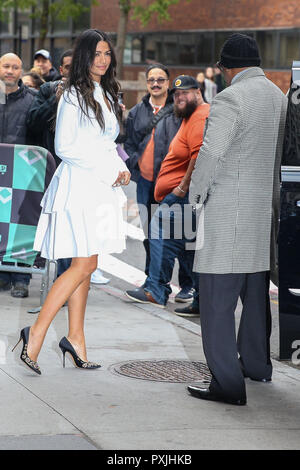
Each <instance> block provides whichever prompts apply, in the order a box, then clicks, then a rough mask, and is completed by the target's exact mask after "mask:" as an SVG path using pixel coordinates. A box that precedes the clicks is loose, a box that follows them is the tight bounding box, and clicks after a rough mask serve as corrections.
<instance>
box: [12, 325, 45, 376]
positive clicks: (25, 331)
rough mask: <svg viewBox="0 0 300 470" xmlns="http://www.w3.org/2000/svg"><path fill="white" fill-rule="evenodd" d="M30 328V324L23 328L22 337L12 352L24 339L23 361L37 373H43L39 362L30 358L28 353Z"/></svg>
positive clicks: (21, 357)
mask: <svg viewBox="0 0 300 470" xmlns="http://www.w3.org/2000/svg"><path fill="white" fill-rule="evenodd" d="M29 330H30V327H29V326H27V327H26V328H23V330H21V332H20V339H19V341H18V342H17V344H16V345H15V346H14V347H13V349H12V352H13V351H14V350H15V349H16V347H17V346H18V344H19V343H20V342H21V341H22V340H23V348H22V351H21V355H20V359H21V361H23V362H24V364H26V365H27V366H28V367H29V368H30V369H31V370H33V371H34V372H35V373H36V374H39V375H41V369H40V368H39V365H38V363H37V362H35V361H33V360H32V359H30V357H29V356H28V354H27V347H28V341H29Z"/></svg>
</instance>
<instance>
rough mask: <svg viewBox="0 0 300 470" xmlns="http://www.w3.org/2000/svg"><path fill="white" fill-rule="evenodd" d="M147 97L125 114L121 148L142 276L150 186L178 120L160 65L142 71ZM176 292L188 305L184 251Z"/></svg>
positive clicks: (189, 289)
mask: <svg viewBox="0 0 300 470" xmlns="http://www.w3.org/2000/svg"><path fill="white" fill-rule="evenodd" d="M146 81H147V91H148V93H147V95H145V96H144V97H143V99H142V100H141V102H140V103H138V104H136V105H135V106H134V107H133V108H132V109H131V110H130V112H129V114H128V118H127V122H126V140H125V143H124V149H125V151H126V153H127V154H128V155H129V159H128V160H127V162H126V164H127V166H128V168H129V169H130V172H131V179H132V180H133V181H135V182H136V183H137V203H138V207H139V212H140V219H141V224H142V227H143V230H144V234H145V239H144V241H143V245H144V248H145V252H146V266H145V274H146V276H148V274H149V264H150V257H151V253H150V248H149V238H148V236H149V226H150V221H151V217H152V213H153V211H152V208H153V207H155V205H156V201H155V199H154V187H155V181H156V178H157V175H158V173H159V170H160V166H161V163H162V161H163V159H164V158H165V156H166V155H167V153H168V150H169V145H170V143H171V141H172V139H173V137H174V136H175V134H176V133H177V131H178V129H179V127H180V125H181V119H179V118H177V117H176V116H175V115H174V112H173V108H174V102H173V97H172V94H171V93H170V91H169V71H168V69H167V67H165V66H164V65H163V64H151V65H149V66H148V68H147V70H146ZM178 262H179V271H178V281H179V285H180V288H181V290H180V292H178V294H177V295H176V297H175V301H176V302H188V301H189V300H191V299H192V297H193V291H192V287H193V279H192V275H191V271H190V270H189V269H188V267H187V266H186V261H185V256H184V252H181V253H178Z"/></svg>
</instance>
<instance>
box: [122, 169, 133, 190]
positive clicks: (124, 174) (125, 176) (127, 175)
mask: <svg viewBox="0 0 300 470" xmlns="http://www.w3.org/2000/svg"><path fill="white" fill-rule="evenodd" d="M130 178H131V173H130V171H122V172H121V186H127V185H128V184H129V182H130Z"/></svg>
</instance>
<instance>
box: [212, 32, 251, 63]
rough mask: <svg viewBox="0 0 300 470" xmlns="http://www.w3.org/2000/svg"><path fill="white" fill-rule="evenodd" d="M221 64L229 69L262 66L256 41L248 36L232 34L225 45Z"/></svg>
mask: <svg viewBox="0 0 300 470" xmlns="http://www.w3.org/2000/svg"><path fill="white" fill-rule="evenodd" d="M220 64H221V65H223V66H224V67H225V68H227V69H234V68H242V67H257V66H260V56H259V50H258V46H257V43H256V41H255V39H253V38H251V37H250V36H246V34H240V33H235V34H232V35H231V36H230V37H229V38H228V39H227V41H226V42H225V43H224V45H223V48H222V50H221V59H220Z"/></svg>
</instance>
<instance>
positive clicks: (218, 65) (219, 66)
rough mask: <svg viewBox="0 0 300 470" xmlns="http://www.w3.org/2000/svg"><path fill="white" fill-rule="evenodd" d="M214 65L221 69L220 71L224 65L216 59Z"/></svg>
mask: <svg viewBox="0 0 300 470" xmlns="http://www.w3.org/2000/svg"><path fill="white" fill-rule="evenodd" d="M215 67H217V68H218V69H219V70H221V72H223V70H224V67H223V65H222V64H221V62H220V60H218V62H216V64H215Z"/></svg>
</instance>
